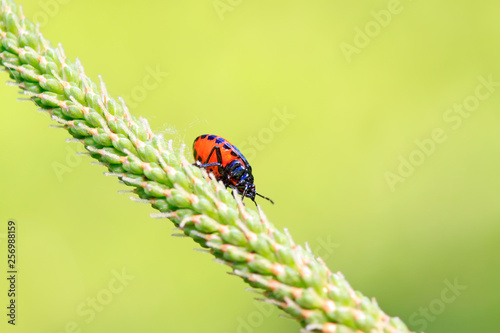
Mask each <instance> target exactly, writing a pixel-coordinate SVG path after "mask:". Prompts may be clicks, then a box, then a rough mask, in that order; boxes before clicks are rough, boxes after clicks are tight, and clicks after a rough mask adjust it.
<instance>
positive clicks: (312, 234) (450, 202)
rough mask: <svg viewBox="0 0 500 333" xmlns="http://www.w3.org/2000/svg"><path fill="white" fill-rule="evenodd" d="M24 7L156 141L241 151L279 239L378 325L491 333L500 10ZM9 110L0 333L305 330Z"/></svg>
mask: <svg viewBox="0 0 500 333" xmlns="http://www.w3.org/2000/svg"><path fill="white" fill-rule="evenodd" d="M18 3H20V4H22V5H23V6H24V10H25V13H26V16H27V17H29V18H33V19H35V20H38V21H40V22H41V23H42V31H43V32H44V34H45V36H46V37H47V38H48V39H50V40H51V41H52V42H53V43H54V44H57V43H59V42H61V43H62V44H63V46H64V48H65V50H66V53H67V55H68V57H70V58H71V59H75V58H76V57H79V58H80V59H81V61H82V62H83V64H84V66H85V69H86V71H87V74H88V75H90V76H91V77H92V78H93V79H95V80H97V75H98V74H102V75H103V77H104V79H105V82H106V83H107V86H108V89H109V91H110V93H111V94H112V95H113V96H124V97H125V98H126V99H127V101H128V102H129V105H130V108H131V111H132V112H133V113H134V114H135V115H137V116H143V117H145V118H147V119H148V120H149V121H150V124H151V127H152V128H153V130H154V131H155V132H158V133H159V132H163V133H164V134H165V136H166V137H168V138H173V139H174V140H175V142H176V143H180V142H186V143H187V145H188V147H191V142H192V140H193V139H194V138H195V137H196V136H197V135H199V134H203V133H213V134H218V135H221V136H224V137H225V138H227V139H229V140H230V141H231V142H232V143H234V144H235V145H237V146H239V147H240V149H241V150H242V152H243V153H244V154H245V155H247V157H248V159H249V160H250V162H251V164H252V167H253V169H254V175H255V177H256V185H257V189H258V191H259V192H261V193H263V194H265V195H268V196H270V197H271V198H272V199H274V200H275V201H276V205H274V206H271V205H270V204H269V203H267V202H265V201H264V200H261V201H260V203H261V204H262V206H264V208H265V211H266V213H267V214H268V216H269V217H270V219H271V220H272V221H273V222H274V224H275V225H276V226H277V227H278V228H280V229H281V228H285V227H286V228H289V230H290V232H291V233H292V235H293V236H294V238H295V240H296V241H297V242H298V243H304V242H306V241H307V242H309V244H310V245H311V247H312V248H313V249H315V250H316V251H317V253H318V254H320V255H321V256H323V257H324V258H325V260H326V262H327V263H328V265H329V266H330V268H331V269H332V270H334V271H337V270H340V271H342V272H343V273H344V275H345V276H346V277H347V279H348V280H349V281H350V283H351V284H352V286H353V287H354V288H355V289H358V290H360V291H362V292H363V293H364V294H365V295H367V296H370V297H371V296H374V297H376V298H377V300H378V302H379V303H380V305H381V307H382V309H383V310H384V311H386V312H387V313H388V314H390V315H395V316H399V317H401V318H402V319H403V320H404V321H405V322H406V323H407V324H408V325H409V326H410V328H412V329H413V330H425V331H427V332H443V333H445V332H454V333H460V332H464V333H465V332H479V333H481V332H485V333H486V332H488V333H491V332H500V329H499V328H497V327H496V326H498V324H494V322H496V319H494V318H496V316H497V315H498V305H499V297H500V292H499V288H498V281H499V280H500V267H499V253H498V252H499V250H500V245H499V232H500V225H499V220H500V207H499V205H498V202H499V200H500V176H499V173H498V170H499V169H500V157H499V156H500V155H499V151H498V150H499V149H500V135H499V133H500V114H499V110H500V87H499V86H493V87H489V88H490V90H488V87H486V86H484V85H483V86H481V83H480V80H479V79H478V77H481V76H482V77H484V78H485V79H488V76H490V75H491V78H492V80H493V81H497V80H498V81H500V47H499V46H498V44H499V42H498V40H499V38H498V37H499V36H500V25H499V23H498V13H499V11H500V2H498V1H493V0H489V1H477V2H464V1H451V0H448V1H440V2H439V3H434V2H431V1H409V0H406V1H403V0H401V1H400V2H397V1H364V2H361V3H352V2H348V1H342V2H334V1H321V0H317V1H284V0H281V1H279V0H268V1H237V0H232V1H230V0H221V1H213V0H205V1H199V0H197V1H193V0H191V1H182V2H181V1H171V0H169V1H145V0H142V1H138V0H137V1H130V0H127V1H116V0H107V1H97V0H33V1H31V0H23V1H19V2H18ZM391 10H392V13H391ZM387 13H391V14H390V17H389V16H388V15H387ZM376 18H378V21H377V19H376ZM365 29H368V33H369V34H368V35H365V34H366V32H361V33H360V32H359V31H360V30H361V31H363V30H365ZM347 44H349V45H350V46H346V45H347ZM342 48H344V51H342ZM354 48H356V50H354ZM347 49H349V50H350V51H351V52H353V53H352V54H347V53H345V50H347ZM346 55H347V56H346ZM152 73H156V74H154V75H153V74H152ZM158 73H159V74H158ZM166 73H168V75H166ZM6 79H7V75H6V74H5V73H3V74H2V80H6ZM478 86H479V88H477V87H478ZM476 89H479V92H481V93H482V95H481V96H482V99H481V100H479V99H477V98H476V97H474V96H475V94H476ZM486 93H488V94H487V95H488V96H487V97H485V94H486ZM17 97H19V95H18V94H17V90H16V89H15V88H13V87H7V86H3V85H2V86H1V88H0V98H1V101H2V104H1V110H2V115H3V118H2V119H3V120H2V121H1V122H0V141H1V142H2V148H1V155H0V159H1V163H0V181H1V183H2V191H1V193H0V205H1V209H0V221H1V224H0V225H1V229H0V242H1V244H0V247H1V251H0V257H1V258H2V259H1V265H0V267H1V269H2V271H5V261H6V259H5V257H6V250H5V238H4V237H5V232H6V223H7V221H8V219H9V218H13V219H15V220H16V221H17V223H18V226H19V227H18V232H19V233H18V238H19V241H18V245H19V256H20V258H19V260H20V263H19V272H20V274H19V285H18V291H19V298H18V303H19V307H18V325H16V327H15V329H13V328H11V327H8V325H7V324H6V320H7V319H6V317H5V315H4V312H5V311H6V310H5V306H6V305H7V303H6V302H7V298H6V290H7V284H6V280H5V279H4V278H2V280H1V282H0V288H1V289H0V294H1V295H2V298H0V300H3V301H2V304H1V307H2V309H4V310H2V317H1V318H2V319H1V323H0V327H2V332H3V331H4V328H8V330H7V331H8V332H44V333H45V332H46V333H56V332H57V333H61V332H207V333H208V332H210V333H211V332H214V333H215V332H217V333H232V332H242V333H251V332H263V333H264V332H297V331H298V325H297V324H296V323H294V322H293V321H289V320H285V319H280V318H279V317H278V315H279V314H280V311H278V310H277V309H272V308H270V307H268V306H262V305H259V304H258V303H257V302H255V301H253V299H252V298H253V297H255V295H254V294H250V293H248V292H246V291H245V287H246V286H245V285H244V284H243V283H242V281H240V280H239V279H238V278H235V277H231V276H228V275H226V274H225V273H224V272H226V271H227V268H225V267H223V266H220V265H217V264H215V263H213V262H212V261H211V260H210V257H209V256H206V255H204V254H200V253H198V252H194V251H193V250H192V249H193V248H194V247H195V244H194V243H193V242H192V241H190V240H189V239H181V238H172V237H170V234H171V233H172V229H173V227H172V224H170V223H169V222H167V221H163V220H154V219H151V218H150V217H149V213H151V212H152V209H151V208H150V207H148V206H147V205H141V204H137V203H133V202H131V201H130V200H129V199H128V196H129V195H128V194H125V195H123V194H122V195H120V194H118V193H117V192H118V191H119V190H123V189H126V188H125V187H124V186H123V185H120V184H118V183H117V181H116V179H114V178H111V177H104V176H103V175H102V173H103V171H104V168H103V167H100V166H92V165H90V159H89V158H88V157H85V156H77V155H76V154H75V152H76V151H82V148H81V147H80V146H79V145H78V144H76V143H65V139H66V138H68V137H69V135H68V134H67V133H66V132H65V131H63V130H58V129H53V128H49V125H50V124H53V122H51V121H50V120H49V119H48V118H47V117H46V116H44V115H43V114H41V113H37V112H36V111H35V107H34V105H32V104H31V103H19V102H17V101H16V98H17ZM478 101H479V104H478V105H475V104H474V103H475V102H478ZM456 103H458V104H462V103H466V104H467V103H468V104H467V105H466V107H467V108H469V109H473V111H472V112H470V113H468V111H466V112H463V115H462V116H460V115H459V113H457V112H455V111H454V110H453V107H454V105H455V104H456ZM471 105H472V106H471ZM450 110H451V111H450ZM459 120H460V121H461V123H460V124H459V123H458V121H459ZM435 129H438V130H439V131H441V133H442V136H444V137H445V138H446V140H444V142H439V143H436V142H434V143H433V144H431V143H430V141H429V140H430V139H431V138H432V135H433V134H432V133H433V130H435ZM416 141H417V142H420V144H421V145H422V144H424V145H426V146H424V148H419V147H418V145H417V143H416ZM432 146H434V148H432ZM422 149H424V150H428V152H429V151H431V152H432V153H431V154H428V156H426V155H423V154H424V153H422V152H421V151H422ZM410 159H412V161H413V162H404V161H410ZM402 161H403V162H402ZM406 163H414V164H416V165H414V166H411V167H410V166H408V165H406ZM412 168H413V171H412ZM398 169H401V170H399V171H398ZM398 172H400V174H398ZM389 173H390V176H389V177H392V178H391V179H393V180H394V179H396V181H395V183H392V185H391V184H390V182H388V181H387V179H386V177H388V175H389ZM402 175H403V176H404V177H403V176H402ZM394 177H401V178H394ZM398 180H399V181H398ZM402 180H404V182H403V181H402ZM1 237H3V238H1ZM124 272H125V273H126V276H128V278H126V279H125V280H124V281H122V282H119V280H116V275H120V274H123V273H124ZM2 276H3V273H2ZM454 284H456V285H458V289H456V288H457V287H456V286H455V287H454V288H455V289H454V288H450V285H454ZM93 302H95V303H93Z"/></svg>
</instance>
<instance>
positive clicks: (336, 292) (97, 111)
mask: <svg viewBox="0 0 500 333" xmlns="http://www.w3.org/2000/svg"><path fill="white" fill-rule="evenodd" d="M1 14H2V20H1V22H0V38H1V50H0V51H1V53H0V62H1V64H2V66H4V67H5V69H6V71H7V72H8V73H9V74H10V78H11V79H12V80H14V83H13V84H15V85H17V86H18V87H19V88H20V89H22V90H23V92H24V94H25V95H27V96H28V97H29V98H30V99H31V100H32V101H34V102H35V104H37V105H38V106H39V107H41V108H42V109H43V110H44V111H45V112H47V113H49V114H50V115H51V116H52V118H53V119H54V120H55V121H57V122H58V123H59V124H61V125H62V126H63V127H64V128H66V129H67V130H68V132H69V133H70V134H71V135H72V136H73V137H74V138H75V140H78V141H80V142H81V143H82V144H83V145H84V146H85V148H86V149H87V150H88V151H89V154H90V155H91V156H92V157H93V158H95V159H97V160H98V161H99V162H100V163H101V164H102V165H104V166H106V167H107V168H108V170H109V173H108V174H109V175H113V176H116V177H117V178H119V179H120V180H121V181H122V182H123V183H125V184H126V185H129V186H131V187H133V188H134V192H135V193H136V194H137V196H138V197H139V199H138V200H140V201H143V202H145V203H148V204H151V205H152V206H153V208H155V209H157V210H159V211H160V213H156V214H152V215H153V216H154V217H157V218H168V219H170V220H171V221H172V222H173V223H174V224H175V225H176V226H177V227H178V228H180V229H181V230H182V231H183V232H184V234H185V235H187V236H189V237H191V238H193V240H195V241H196V242H197V243H199V244H200V245H201V246H202V247H203V248H205V249H206V251H208V252H210V253H212V254H213V255H214V256H215V257H216V258H218V260H219V261H221V262H223V263H224V264H226V265H228V266H229V267H231V269H232V273H233V274H234V275H236V276H239V277H241V278H242V279H243V280H245V282H247V283H248V284H250V285H251V286H252V287H254V288H256V289H259V290H261V291H262V293H263V295H264V301H266V302H270V303H273V304H275V305H276V306H278V307H280V308H281V309H283V310H284V311H285V312H287V313H288V314H289V315H290V316H291V317H293V318H295V319H296V320H297V321H299V322H300V324H301V326H302V327H303V328H304V329H305V330H306V331H320V332H325V333H331V332H370V333H374V332H391V333H394V332H408V329H407V328H406V326H405V325H404V323H403V322H402V321H401V320H400V319H399V318H395V317H389V316H388V315H386V314H385V313H384V312H383V311H382V310H381V309H380V308H379V306H378V304H377V303H376V301H375V300H370V299H369V298H367V297H365V296H363V295H362V294H361V293H360V292H358V291H355V290H354V289H352V288H351V286H350V285H349V283H348V282H347V281H346V280H345V279H344V277H343V276H342V274H341V273H333V272H331V271H330V270H329V269H328V267H327V266H326V265H325V264H324V262H323V261H322V260H321V259H320V258H317V257H315V256H314V255H313V254H312V253H311V251H310V250H309V249H308V248H307V247H306V248H304V247H302V246H299V245H296V244H294V242H293V240H292V238H291V237H290V235H289V234H288V233H287V232H286V231H285V232H281V231H278V230H276V228H275V227H274V226H273V225H272V224H271V223H270V222H269V221H268V220H267V218H266V217H265V215H264V213H263V212H262V211H261V210H260V209H258V211H255V210H252V209H250V208H248V207H246V206H244V205H243V203H242V202H241V199H240V198H239V197H238V195H234V196H233V194H232V193H231V192H229V191H228V190H227V189H226V188H224V186H222V185H221V184H220V183H218V182H217V181H216V180H215V179H214V178H213V176H211V175H207V174H206V173H205V172H204V170H202V169H199V168H196V167H193V166H192V165H191V163H190V162H189V161H187V160H186V159H185V157H184V156H183V153H182V151H174V149H173V148H172V143H171V142H166V141H165V140H164V139H163V137H162V136H159V135H155V134H154V133H153V132H152V131H151V129H150V127H149V125H148V123H147V121H146V120H145V119H142V118H139V119H136V118H135V117H134V116H132V115H131V114H130V112H129V111H128V109H127V107H126V104H125V102H124V101H123V100H120V101H119V102H117V101H116V100H115V99H114V98H112V97H111V96H109V95H108V93H107V91H106V87H105V85H104V83H103V82H102V80H101V82H100V85H99V86H98V85H96V84H95V83H94V82H92V81H91V80H90V79H89V78H88V77H87V76H86V75H85V72H84V69H83V67H82V65H81V63H80V62H79V61H78V60H77V61H76V62H71V61H70V60H69V59H67V58H66V56H65V54H64V50H63V49H62V47H60V46H59V47H57V48H53V47H52V46H51V44H50V43H49V42H48V41H47V40H45V38H44V37H43V35H42V34H41V33H40V32H39V31H38V28H37V27H36V26H35V25H34V24H33V23H31V22H30V21H29V20H27V19H26V18H25V17H24V15H23V13H22V10H21V8H19V7H17V6H16V5H15V4H14V2H12V1H11V0H2V7H1Z"/></svg>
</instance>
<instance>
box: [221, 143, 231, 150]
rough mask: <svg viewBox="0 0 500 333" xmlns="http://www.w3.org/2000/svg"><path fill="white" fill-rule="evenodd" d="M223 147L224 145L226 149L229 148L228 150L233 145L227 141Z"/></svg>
mask: <svg viewBox="0 0 500 333" xmlns="http://www.w3.org/2000/svg"><path fill="white" fill-rule="evenodd" d="M222 147H223V148H224V149H227V150H229V149H231V145H230V144H229V143H227V142H226V143H225V144H224V146H222Z"/></svg>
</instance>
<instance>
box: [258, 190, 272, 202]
mask: <svg viewBox="0 0 500 333" xmlns="http://www.w3.org/2000/svg"><path fill="white" fill-rule="evenodd" d="M255 194H257V195H258V196H259V197H261V198H264V199H266V200H269V201H271V203H272V204H273V205H274V201H272V200H271V199H269V198H268V197H265V196H263V195H262V194H259V193H257V192H255Z"/></svg>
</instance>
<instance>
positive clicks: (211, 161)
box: [193, 134, 274, 204]
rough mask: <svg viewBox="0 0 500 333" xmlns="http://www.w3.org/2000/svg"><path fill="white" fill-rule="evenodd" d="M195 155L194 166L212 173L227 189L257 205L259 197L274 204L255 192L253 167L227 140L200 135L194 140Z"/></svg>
mask: <svg viewBox="0 0 500 333" xmlns="http://www.w3.org/2000/svg"><path fill="white" fill-rule="evenodd" d="M193 155H194V160H195V163H194V165H196V166H198V167H200V168H204V169H206V170H207V172H209V173H212V174H213V175H214V176H215V178H216V179H217V180H219V181H222V183H223V184H224V185H225V186H226V187H230V188H233V189H236V190H237V191H238V194H240V195H241V196H242V197H243V198H244V197H248V198H250V199H251V200H252V201H253V202H254V203H255V196H256V195H258V196H259V197H261V198H264V199H266V200H269V201H270V202H271V203H272V204H274V201H272V200H271V199H269V198H268V197H265V196H263V195H261V194H259V193H257V192H256V191H255V184H254V178H253V175H252V167H251V166H250V164H249V163H248V161H247V159H246V158H245V156H243V154H242V153H241V152H240V151H239V150H238V148H236V147H235V146H234V145H232V144H231V143H230V142H229V141H227V140H226V139H224V138H222V137H220V136H217V135H210V134H203V135H200V136H199V137H197V138H196V139H195V140H194V143H193ZM255 204H257V203H255Z"/></svg>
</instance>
